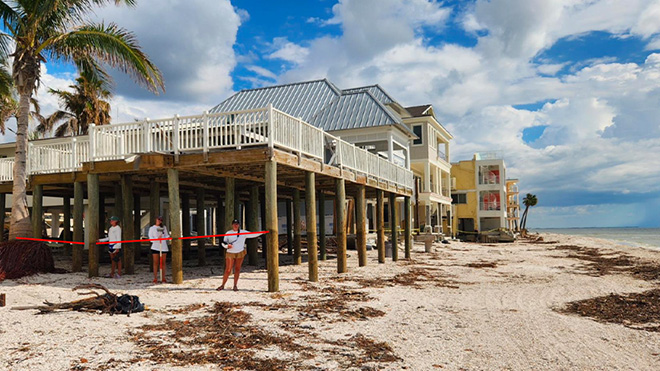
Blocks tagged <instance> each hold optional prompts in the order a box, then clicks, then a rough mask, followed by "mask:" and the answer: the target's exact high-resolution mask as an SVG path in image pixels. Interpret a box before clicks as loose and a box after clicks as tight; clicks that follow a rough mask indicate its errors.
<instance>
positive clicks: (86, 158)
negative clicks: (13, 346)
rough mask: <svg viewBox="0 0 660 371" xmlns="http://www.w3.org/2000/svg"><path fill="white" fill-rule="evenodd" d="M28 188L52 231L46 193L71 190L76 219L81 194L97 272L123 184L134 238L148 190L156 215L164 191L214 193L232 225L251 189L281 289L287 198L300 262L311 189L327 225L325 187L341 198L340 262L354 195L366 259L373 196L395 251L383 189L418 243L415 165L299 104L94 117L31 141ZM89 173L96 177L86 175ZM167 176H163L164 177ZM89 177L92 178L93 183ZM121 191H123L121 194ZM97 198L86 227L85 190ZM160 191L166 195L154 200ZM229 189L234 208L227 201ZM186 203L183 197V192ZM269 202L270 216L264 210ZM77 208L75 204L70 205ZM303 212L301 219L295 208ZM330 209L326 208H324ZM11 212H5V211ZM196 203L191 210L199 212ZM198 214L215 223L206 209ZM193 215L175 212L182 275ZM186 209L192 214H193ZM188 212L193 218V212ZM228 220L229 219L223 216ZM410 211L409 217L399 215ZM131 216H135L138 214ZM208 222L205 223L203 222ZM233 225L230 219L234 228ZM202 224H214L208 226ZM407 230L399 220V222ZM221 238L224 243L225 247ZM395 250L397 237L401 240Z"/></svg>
mask: <svg viewBox="0 0 660 371" xmlns="http://www.w3.org/2000/svg"><path fill="white" fill-rule="evenodd" d="M12 168H13V159H12V158H4V159H0V181H1V183H0V193H2V194H5V193H11V180H12ZM28 174H29V180H28V189H29V191H30V192H32V195H33V229H34V234H35V237H41V224H42V218H43V215H42V214H41V210H42V208H41V203H42V199H43V196H53V197H63V198H65V207H64V214H65V218H64V220H65V230H67V231H68V226H67V223H68V220H70V217H71V215H72V214H71V211H70V207H66V205H67V204H69V205H70V203H69V201H68V198H70V197H72V198H73V199H74V202H73V204H74V207H73V209H74V210H73V215H72V216H73V237H72V238H73V241H80V242H83V241H87V247H88V254H89V270H88V273H89V276H90V277H91V276H96V275H98V261H99V250H100V248H99V247H98V245H96V243H95V241H97V240H98V238H99V231H100V230H101V231H102V230H103V229H102V225H103V224H104V220H102V217H100V215H104V214H103V210H102V209H103V205H104V202H102V201H101V202H99V199H101V200H102V198H103V196H104V195H113V197H114V198H115V200H116V202H117V205H116V206H115V207H116V209H115V210H119V211H116V212H120V213H121V219H122V220H123V221H124V223H123V224H122V231H123V234H124V235H123V237H122V239H123V240H132V239H134V238H135V237H136V236H137V237H138V238H139V234H137V230H138V229H139V225H138V227H137V228H136V227H135V224H136V223H131V222H130V221H133V222H135V221H136V219H138V220H139V217H140V210H141V209H144V208H141V205H140V201H139V200H140V197H141V196H144V195H149V196H150V200H151V202H150V210H151V212H152V214H151V215H158V214H160V210H159V206H155V205H159V198H160V196H162V195H165V196H166V197H168V199H169V202H168V204H169V210H168V211H169V215H170V216H172V215H182V213H183V215H184V216H185V215H186V213H189V212H190V199H191V198H192V199H193V200H194V202H195V203H196V205H197V207H198V210H199V209H200V208H201V209H203V208H204V205H205V202H208V201H209V200H210V201H211V202H216V204H217V205H218V208H217V210H218V211H220V212H222V214H224V215H222V216H220V217H219V218H216V222H217V224H218V227H217V229H216V230H218V231H223V230H227V229H229V228H228V223H227V222H228V221H229V222H230V221H231V220H232V219H234V217H235V213H236V212H237V210H236V207H235V206H236V204H237V203H238V202H239V201H240V200H244V201H246V205H247V208H246V211H247V213H246V214H247V225H246V229H248V230H252V231H256V230H259V228H260V224H261V225H262V226H265V230H267V231H268V234H267V235H266V237H265V238H264V241H263V242H264V250H263V251H264V255H265V257H266V265H267V269H268V290H269V291H277V290H278V286H279V285H278V284H279V278H278V266H279V243H278V234H279V233H278V219H277V216H278V213H277V201H278V198H287V199H289V198H291V199H292V200H293V203H294V208H293V209H294V226H293V228H292V229H293V234H294V239H293V241H294V245H295V255H294V263H297V264H300V262H301V259H300V241H301V238H300V235H301V227H300V225H301V223H299V222H298V223H295V220H298V221H299V219H300V215H299V212H296V210H300V207H299V205H300V203H301V197H304V198H302V200H304V201H305V208H306V209H305V210H306V213H305V214H306V225H317V222H316V220H317V211H316V206H317V200H316V199H317V198H318V199H319V201H320V202H319V203H318V205H319V208H323V207H324V206H323V205H324V204H325V202H323V200H324V199H325V197H326V196H327V197H329V198H334V200H335V201H336V202H335V205H336V206H335V219H336V223H335V229H336V237H337V270H338V272H339V273H342V272H345V271H346V231H347V228H346V223H347V213H346V208H345V205H346V203H345V201H346V197H347V196H348V197H352V198H354V200H355V205H356V227H357V228H356V245H357V249H358V256H359V262H360V265H361V266H362V265H364V264H366V233H367V230H366V225H365V224H366V223H365V222H366V199H367V198H375V199H376V200H377V201H376V204H377V207H376V219H377V220H376V229H377V247H378V255H379V262H381V263H383V262H384V261H385V229H384V212H385V211H384V197H385V196H388V197H389V200H390V202H389V204H390V205H393V204H395V203H394V202H392V201H394V200H395V199H396V197H403V199H404V204H405V207H404V210H405V211H404V213H405V214H406V215H405V223H404V225H405V228H404V230H405V232H404V236H405V238H404V241H405V247H406V257H408V256H409V251H410V244H411V241H410V236H411V232H410V212H409V211H410V196H411V195H412V192H413V176H412V172H411V171H410V170H408V169H406V168H404V167H401V166H398V165H397V164H395V163H393V162H390V161H389V160H388V159H386V158H383V157H382V156H379V155H378V154H375V153H371V152H368V151H366V150H364V149H360V148H358V147H355V146H354V145H352V144H350V143H348V142H346V141H344V140H342V139H340V138H338V137H335V136H332V135H330V134H328V133H326V132H324V131H323V130H321V129H318V128H316V127H314V126H312V125H309V124H307V123H305V122H303V121H302V120H301V119H298V118H295V117H293V116H290V115H288V114H286V113H284V112H282V111H279V110H277V109H275V108H273V107H272V106H268V107H266V108H262V109H257V110H248V111H236V112H220V113H212V114H209V113H205V114H203V115H198V116H188V117H178V116H175V117H172V118H167V119H162V120H149V121H143V122H134V123H126V124H116V125H108V126H93V125H92V126H91V127H90V130H89V134H88V135H87V136H81V137H74V138H66V139H61V138H58V139H48V140H40V141H33V142H30V144H29V146H28ZM85 183H86V187H84V186H83V184H85ZM161 185H163V186H162V187H161ZM85 188H86V189H85ZM119 193H121V194H119ZM85 197H86V198H87V200H88V202H87V203H88V211H87V214H86V215H85V219H86V220H85V224H86V228H85V230H84V232H85V233H86V234H87V236H86V237H84V236H83V235H82V233H83V221H82V220H83V215H82V210H83V202H84V201H83V198H85ZM154 200H156V201H154ZM223 201H224V210H223V208H222V205H223ZM182 203H183V207H182V205H181V204H182ZM259 210H261V218H262V219H261V223H260V221H259V214H260V212H259ZM389 212H390V217H389V218H388V219H389V220H398V218H397V216H396V215H392V214H396V208H390V210H389ZM67 213H68V215H67ZM296 213H298V215H297V217H298V218H297V219H296V215H295V214H296ZM318 214H319V215H324V213H323V210H319V212H318ZM3 215H4V214H3ZM188 215H189V214H188ZM200 215H201V217H198V218H197V223H205V221H204V220H203V219H204V213H201V214H200ZM181 220H182V218H180V217H175V218H170V220H169V223H168V225H169V227H170V233H171V235H172V236H173V238H174V239H173V241H172V243H171V244H172V249H171V250H172V275H173V281H174V282H175V283H181V282H182V281H183V269H182V268H183V264H182V259H183V252H184V250H186V248H189V246H190V242H189V241H190V240H186V239H179V237H187V236H189V235H190V226H187V225H186V223H185V222H184V223H183V225H182V223H181ZM183 220H186V218H183ZM188 220H189V218H188ZM221 220H224V223H223V222H221ZM399 220H400V219H399ZM127 221H129V222H127ZM198 225H205V224H198ZM223 228H226V229H223ZM198 230H204V229H203V228H200V229H198ZM318 235H320V236H321V237H322V238H320V241H318V244H319V247H320V249H321V257H322V258H324V256H325V235H326V232H325V223H319V233H318ZM390 238H391V239H392V240H393V241H398V230H397V228H394V229H391V237H390ZM198 241H199V242H198V259H199V263H200V264H202V265H203V264H205V263H206V259H205V241H204V239H199V240H198ZM248 241H251V242H250V244H249V245H248V259H249V262H250V263H253V264H255V263H256V261H257V259H258V256H257V246H256V240H248ZM307 243H308V254H309V260H308V261H309V264H310V280H316V279H317V278H318V273H317V272H318V268H317V256H318V253H317V233H316V228H314V229H313V230H308V231H307ZM76 246H80V245H74V249H73V251H74V253H73V269H74V270H81V268H82V267H81V263H82V253H83V249H82V246H80V247H76ZM124 248H125V270H126V272H127V273H128V274H130V273H132V271H133V269H134V268H133V267H134V257H135V255H136V254H135V253H132V252H135V251H136V250H137V249H135V248H134V246H133V244H131V243H127V244H125V247H124ZM221 250H222V249H221ZM392 257H393V259H395V260H396V258H397V248H393V249H392Z"/></svg>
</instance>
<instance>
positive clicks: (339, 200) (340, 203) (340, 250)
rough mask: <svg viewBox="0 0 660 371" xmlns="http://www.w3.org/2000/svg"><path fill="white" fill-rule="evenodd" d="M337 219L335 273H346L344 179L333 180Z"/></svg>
mask: <svg viewBox="0 0 660 371" xmlns="http://www.w3.org/2000/svg"><path fill="white" fill-rule="evenodd" d="M335 216H336V218H337V273H345V272H346V187H345V181H344V178H338V179H335Z"/></svg>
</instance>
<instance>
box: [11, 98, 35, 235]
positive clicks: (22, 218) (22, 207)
mask: <svg viewBox="0 0 660 371" xmlns="http://www.w3.org/2000/svg"><path fill="white" fill-rule="evenodd" d="M30 98H31V94H30V93H21V96H20V101H19V111H18V117H17V125H16V155H15V158H14V186H13V188H12V203H11V222H10V226H9V239H10V240H14V239H16V237H30V234H31V230H32V228H31V224H30V212H29V210H28V205H27V161H26V160H27V132H28V123H29V115H30ZM37 237H38V236H37Z"/></svg>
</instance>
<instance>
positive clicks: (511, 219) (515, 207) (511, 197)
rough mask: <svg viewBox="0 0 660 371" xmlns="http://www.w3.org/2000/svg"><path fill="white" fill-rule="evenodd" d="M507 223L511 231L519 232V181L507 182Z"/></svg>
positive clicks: (510, 180)
mask: <svg viewBox="0 0 660 371" xmlns="http://www.w3.org/2000/svg"><path fill="white" fill-rule="evenodd" d="M506 221H507V228H508V229H509V230H511V231H518V230H519V226H518V222H519V221H520V193H519V192H518V179H507V180H506Z"/></svg>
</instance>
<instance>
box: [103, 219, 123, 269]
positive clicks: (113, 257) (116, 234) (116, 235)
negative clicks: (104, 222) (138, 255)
mask: <svg viewBox="0 0 660 371" xmlns="http://www.w3.org/2000/svg"><path fill="white" fill-rule="evenodd" d="M120 241H121V227H120V226H119V218H118V217H116V216H113V217H110V229H108V237H105V238H101V239H99V242H110V243H109V244H108V253H109V254H110V265H111V268H110V274H109V275H107V276H106V277H110V278H112V277H114V278H121V259H122V258H123V257H124V252H123V251H122V249H121V242H120ZM115 268H116V269H117V273H115Z"/></svg>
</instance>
